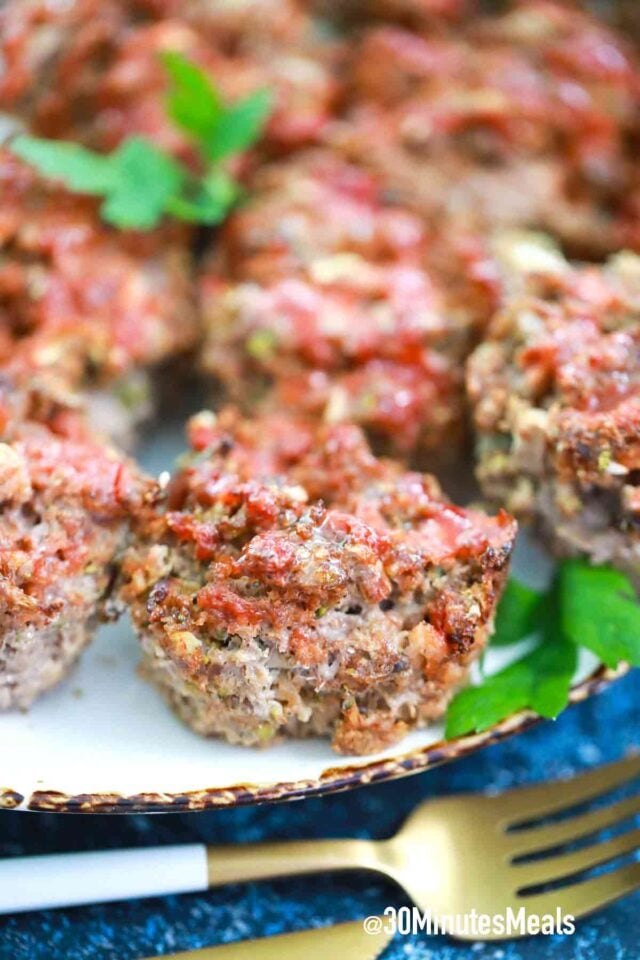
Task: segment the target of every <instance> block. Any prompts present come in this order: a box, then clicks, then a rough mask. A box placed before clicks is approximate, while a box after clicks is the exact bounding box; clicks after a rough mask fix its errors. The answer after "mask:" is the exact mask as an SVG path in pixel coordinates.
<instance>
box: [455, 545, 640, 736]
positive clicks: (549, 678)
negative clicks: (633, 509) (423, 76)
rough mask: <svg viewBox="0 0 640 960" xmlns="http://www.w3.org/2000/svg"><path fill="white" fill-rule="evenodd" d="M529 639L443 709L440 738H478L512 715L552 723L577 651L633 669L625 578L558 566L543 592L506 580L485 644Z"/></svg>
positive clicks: (635, 658)
mask: <svg viewBox="0 0 640 960" xmlns="http://www.w3.org/2000/svg"><path fill="white" fill-rule="evenodd" d="M531 635H536V637H537V641H536V644H535V646H534V647H533V649H531V650H529V651H528V652H527V653H525V655H524V656H522V657H521V658H520V659H518V660H516V661H515V662H514V663H511V664H510V665H509V666H507V667H505V668H504V669H503V670H500V671H499V672H498V673H495V674H493V675H491V676H486V677H484V679H483V681H482V683H480V684H479V685H477V686H471V687H467V688H465V689H464V690H461V691H460V692H459V693H458V694H457V695H456V696H455V697H454V698H453V700H452V701H451V703H450V704H449V709H448V711H447V718H446V736H447V737H449V738H451V737H458V736H462V735H463V734H465V733H472V732H478V733H479V732H481V731H482V730H487V729H488V728H489V727H491V726H493V724H495V723H498V722H499V721H500V720H504V719H505V718H506V717H508V716H510V715H511V714H512V713H515V712H516V711H518V710H525V709H529V710H533V711H535V712H536V713H538V714H539V715H540V716H542V717H549V718H555V717H557V716H558V714H559V713H561V712H562V710H564V708H565V707H566V706H567V703H568V700H569V690H570V687H571V681H572V679H573V675H574V673H575V669H576V664H577V660H578V654H579V649H580V647H585V648H587V649H589V650H591V651H592V652H594V653H596V654H597V655H598V657H599V658H600V659H601V660H602V661H603V662H604V663H605V664H607V666H610V667H615V666H617V665H618V664H619V663H620V662H621V661H625V662H628V663H630V664H632V665H635V666H640V605H639V604H638V600H637V597H636V594H635V591H634V589H633V587H632V585H631V583H630V582H629V580H628V578H627V577H626V576H625V575H624V574H623V573H620V572H619V571H617V570H613V569H612V568H610V567H594V566H591V565H590V564H589V563H587V562H586V561H584V560H565V561H563V562H562V563H560V564H559V565H558V568H557V571H556V574H555V577H554V579H553V582H552V584H551V586H550V587H549V589H548V590H547V591H546V592H545V593H542V594H540V593H537V592H536V591H534V590H531V589H530V588H529V587H526V586H524V585H523V584H521V583H519V582H518V581H516V580H511V581H510V582H509V584H508V585H507V588H506V590H505V593H504V594H503V597H502V600H501V602H500V605H499V607H498V612H497V615H496V631H495V634H494V637H492V639H491V641H490V645H491V646H500V647H503V646H506V645H508V644H512V643H516V642H518V641H520V640H522V639H524V638H525V637H528V636H531Z"/></svg>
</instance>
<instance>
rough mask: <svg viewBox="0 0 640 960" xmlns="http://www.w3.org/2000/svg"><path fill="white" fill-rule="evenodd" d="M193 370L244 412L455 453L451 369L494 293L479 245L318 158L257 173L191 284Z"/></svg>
mask: <svg viewBox="0 0 640 960" xmlns="http://www.w3.org/2000/svg"><path fill="white" fill-rule="evenodd" d="M201 290H202V312H203V317H204V323H205V345H204V352H203V366H204V368H205V370H206V371H207V372H210V373H213V374H214V375H215V376H216V378H217V379H218V380H220V381H222V383H223V384H224V386H225V387H226V389H227V391H228V393H229V395H230V396H231V397H233V399H234V400H236V401H237V402H240V403H242V404H243V405H244V407H245V409H248V410H253V409H256V407H258V408H260V409H263V410H264V409H269V410H273V409H279V408H282V407H284V408H286V409H295V410H297V411H306V413H308V414H309V415H311V416H313V417H314V418H318V419H324V420H327V421H329V422H335V421H351V422H357V423H360V424H361V425H362V426H363V427H365V428H366V429H367V431H368V433H369V435H370V436H371V437H372V438H374V439H375V440H376V442H377V444H378V445H379V446H381V447H382V448H383V449H386V448H390V449H395V450H399V451H401V452H403V453H407V452H411V451H415V450H416V449H417V448H421V449H427V450H430V451H435V450H443V449H448V450H449V451H451V450H455V448H456V440H458V441H459V438H460V433H461V424H462V421H463V415H462V408H463V400H462V390H461V363H460V361H461V359H462V358H463V357H464V356H466V354H467V353H468V351H469V349H470V348H471V346H472V345H473V343H474V342H475V340H476V338H477V335H478V330H479V328H480V327H481V326H482V323H483V322H484V321H485V320H486V317H487V316H488V315H489V314H490V312H491V308H492V307H493V306H494V304H495V299H496V296H497V279H496V277H495V276H494V273H493V272H492V264H491V261H490V259H489V256H488V253H487V251H486V250H485V249H484V247H483V244H482V243H481V242H480V241H479V240H477V239H475V238H473V237H472V236H470V235H465V234H457V233H456V234H454V233H451V234H450V235H449V234H448V233H447V232H446V231H445V232H441V233H440V234H439V235H438V236H430V235H429V234H428V233H427V232H426V230H425V228H424V225H423V224H422V222H421V220H420V219H419V218H417V217H416V216H415V215H413V214H412V213H411V212H409V211H408V210H407V209H404V208H402V207H400V206H398V205H394V204H392V203H390V202H388V201H386V199H385V198H384V195H383V193H382V191H381V189H380V187H379V185H378V184H377V183H376V180H375V179H374V178H372V177H371V176H370V175H369V174H367V173H366V172H364V171H363V170H362V169H359V168H358V167H356V166H353V165H349V164H346V163H344V162H342V161H341V160H340V159H339V158H337V157H335V156H334V155H332V154H331V153H329V152H327V151H319V152H312V153H304V154H302V155H298V156H296V157H294V158H293V159H292V160H290V161H288V162H287V163H280V164H274V165H271V166H268V167H266V168H264V169H263V170H262V171H261V172H260V173H259V174H258V175H257V176H256V178H255V181H254V182H252V183H251V195H250V200H249V202H248V203H247V204H246V205H245V206H244V207H243V208H242V209H241V210H240V211H239V212H238V213H237V214H236V215H235V216H233V217H232V218H231V220H230V221H229V223H228V224H227V226H226V227H225V230H224V231H223V234H222V236H221V237H220V238H219V240H218V242H217V244H216V247H215V249H214V254H213V257H212V259H211V261H210V264H209V267H208V269H206V270H205V272H204V275H203V279H202V283H201Z"/></svg>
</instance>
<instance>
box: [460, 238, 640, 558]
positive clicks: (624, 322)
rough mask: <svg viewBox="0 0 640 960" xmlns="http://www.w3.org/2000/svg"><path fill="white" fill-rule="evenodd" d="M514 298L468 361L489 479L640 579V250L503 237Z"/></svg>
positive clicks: (551, 529) (492, 486)
mask: <svg viewBox="0 0 640 960" xmlns="http://www.w3.org/2000/svg"><path fill="white" fill-rule="evenodd" d="M502 258H503V262H504V264H505V271H506V273H507V275H509V272H510V279H509V280H508V287H509V290H510V292H509V296H508V298H507V301H506V303H505V305H504V307H503V308H502V309H501V310H500V311H499V312H498V313H497V314H496V316H495V318H494V320H493V321H492V324H491V326H490V328H489V332H488V336H487V338H486V340H485V342H484V343H483V344H482V345H481V346H479V347H478V348H477V350H476V351H475V353H474V354H473V355H472V357H471V359H470V361H469V364H468V375H467V383H468V392H469V396H470V399H471V403H472V405H473V411H474V421H475V426H476V431H477V437H478V441H477V456H478V470H477V472H478V477H479V479H480V482H481V484H482V487H483V489H484V491H485V493H486V494H487V496H488V497H490V498H491V500H492V501H493V502H497V503H500V504H501V505H504V506H506V507H507V509H509V510H511V511H513V512H514V513H515V514H517V515H518V516H520V517H529V518H530V517H534V518H536V519H538V520H539V521H541V522H542V524H543V526H544V528H545V530H546V532H547V534H548V535H549V536H550V537H551V538H552V540H554V541H555V543H556V545H557V547H558V548H559V549H561V550H562V551H563V552H567V551H569V552H576V551H579V552H582V553H587V554H589V555H590V556H591V557H592V558H593V559H594V561H595V562H599V563H602V562H605V561H609V562H612V563H614V564H617V565H619V566H621V567H623V568H625V569H627V570H630V571H631V572H632V573H633V574H634V575H635V576H636V577H638V576H639V575H640V533H639V531H640V496H639V487H638V481H639V479H640V258H639V257H637V256H636V255H634V254H631V253H620V254H617V255H616V256H615V257H612V258H611V259H610V260H609V261H608V262H607V263H606V264H605V265H604V266H602V267H596V266H581V265H578V266H572V265H570V264H569V263H568V262H567V261H566V260H564V258H563V257H562V256H561V255H560V254H559V253H558V252H557V251H555V250H554V249H553V246H552V245H551V244H549V243H548V242H547V243H544V242H543V241H538V242H537V244H536V241H535V239H531V238H529V239H527V238H522V237H520V238H517V237H516V238H512V240H511V241H508V240H507V241H505V242H504V243H503V249H502Z"/></svg>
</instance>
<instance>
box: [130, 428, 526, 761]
mask: <svg viewBox="0 0 640 960" xmlns="http://www.w3.org/2000/svg"><path fill="white" fill-rule="evenodd" d="M190 434H191V440H192V444H193V453H192V454H191V456H190V457H188V458H186V459H185V460H184V461H183V463H182V465H181V467H180V469H179V471H178V473H177V474H176V475H175V476H174V478H173V479H172V481H171V482H170V484H169V486H168V489H167V492H166V495H165V496H163V497H161V498H160V499H159V501H158V503H157V504H156V506H155V509H146V510H143V511H141V512H140V513H139V515H138V529H137V534H138V536H137V542H136V544H135V545H134V546H133V547H132V548H131V549H130V550H129V552H128V554H127V556H126V557H125V560H124V563H123V576H124V587H123V591H122V592H123V597H124V599H125V600H126V601H127V602H128V603H129V605H130V609H131V613H132V616H133V621H134V624H135V626H136V629H137V631H138V633H139V636H140V639H141V643H142V648H143V651H144V661H143V669H144V673H145V674H146V676H147V677H148V678H149V679H150V680H151V681H152V682H153V683H155V684H156V685H157V686H158V687H159V688H160V690H161V691H162V692H163V694H164V695H165V696H166V697H167V699H168V700H169V702H170V703H171V705H172V706H173V707H174V709H175V710H176V711H177V713H178V714H179V716H180V717H181V718H182V719H184V720H185V721H186V722H187V723H188V724H189V725H190V726H191V727H193V729H194V730H196V731H198V732H199V733H201V734H205V735H213V736H222V737H225V738H226V739H227V740H229V741H230V742H232V743H238V744H244V745H256V744H266V743H269V742H271V741H273V740H274V738H276V737H278V736H281V735H287V736H295V737H299V736H304V735H328V736H330V737H331V738H332V743H333V746H334V748H335V749H336V750H337V751H339V752H342V753H346V754H351V753H356V754H358V753H370V752H374V751H377V750H381V749H383V748H385V747H387V746H389V745H391V744H393V743H395V742H397V741H398V740H399V739H400V738H401V737H402V736H403V735H404V734H405V733H406V732H407V730H409V729H410V728H412V727H415V726H417V725H420V724H423V723H425V722H427V721H429V720H431V719H432V718H434V717H438V716H440V715H441V713H442V712H443V710H444V707H445V705H446V703H447V700H448V698H449V696H450V695H451V693H452V691H453V690H454V689H455V687H456V686H457V685H458V684H459V683H460V682H461V680H462V679H463V677H464V674H465V670H466V667H467V665H468V664H469V662H470V661H471V660H472V659H473V658H474V657H475V656H476V655H477V654H478V652H479V651H480V650H481V649H482V647H483V645H484V643H485V641H486V638H487V636H488V634H489V633H490V631H491V624H492V617H493V611H494V608H495V604H496V601H497V598H498V596H499V593H500V589H501V586H502V584H503V582H504V579H505V576H506V571H507V566H508V560H509V555H510V552H511V547H512V543H513V539H514V535H515V525H514V523H513V521H512V520H511V519H510V518H509V517H508V516H507V515H506V514H504V513H501V514H499V516H498V517H496V518H491V517H488V516H486V515H484V514H482V513H478V512H475V511H471V510H462V509H460V508H458V507H455V506H453V505H452V504H450V503H449V502H448V501H447V500H446V499H445V497H444V496H443V495H442V493H441V491H440V489H439V487H438V484H437V482H436V481H435V480H434V479H433V478H432V477H430V476H427V475H421V474H417V473H405V472H403V469H402V468H401V467H400V466H399V465H398V464H395V463H393V462H389V461H383V460H378V459H376V458H375V457H373V456H372V454H371V452H370V450H369V448H368V446H367V444H366V441H365V440H364V437H363V435H362V433H361V432H360V431H359V430H358V428H357V427H354V426H352V425H340V426H334V427H330V428H320V429H319V430H314V429H311V428H309V427H308V426H307V425H306V423H296V422H295V421H294V420H291V419H290V418H287V417H284V416H280V417H278V416H275V417H272V418H266V419H262V420H260V421H243V420H242V419H240V418H239V417H238V415H237V414H236V413H235V412H234V411H233V410H229V409H227V410H225V411H224V412H222V413H221V414H220V416H219V418H218V419H216V417H215V416H214V415H213V414H211V413H205V414H201V415H199V416H196V417H195V418H194V419H193V420H192V421H191V424H190ZM318 498H322V499H318Z"/></svg>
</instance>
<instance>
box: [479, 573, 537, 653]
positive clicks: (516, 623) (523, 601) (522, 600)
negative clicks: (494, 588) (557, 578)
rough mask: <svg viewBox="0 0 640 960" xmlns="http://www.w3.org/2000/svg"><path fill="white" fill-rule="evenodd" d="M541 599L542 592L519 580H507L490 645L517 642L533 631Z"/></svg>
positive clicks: (499, 645)
mask: <svg viewBox="0 0 640 960" xmlns="http://www.w3.org/2000/svg"><path fill="white" fill-rule="evenodd" d="M543 601H544V597H543V594H541V593H538V592H537V590H532V589H531V587H527V586H525V584H524V583H520V581H519V580H513V579H511V580H509V582H508V583H507V586H506V588H505V591H504V593H503V594H502V597H501V599H500V603H499V604H498V610H497V612H496V622H495V631H494V634H493V636H492V637H491V640H490V644H491V646H492V647H503V646H506V645H507V644H510V643H517V642H518V641H519V640H524V638H525V637H528V636H530V634H532V633H534V632H535V630H536V628H537V626H538V623H539V621H538V615H539V613H540V610H541V604H542V603H543Z"/></svg>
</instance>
